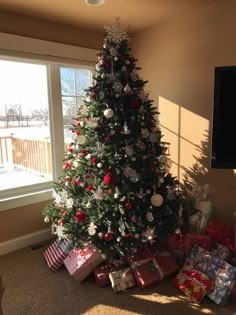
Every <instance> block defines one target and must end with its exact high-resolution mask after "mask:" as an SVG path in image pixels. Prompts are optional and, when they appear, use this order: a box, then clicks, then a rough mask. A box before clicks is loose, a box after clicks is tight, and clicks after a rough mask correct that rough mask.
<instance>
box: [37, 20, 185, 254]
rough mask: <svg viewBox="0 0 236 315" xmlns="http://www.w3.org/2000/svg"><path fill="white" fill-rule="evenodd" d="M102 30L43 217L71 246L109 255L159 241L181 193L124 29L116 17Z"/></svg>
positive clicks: (172, 222)
mask: <svg viewBox="0 0 236 315" xmlns="http://www.w3.org/2000/svg"><path fill="white" fill-rule="evenodd" d="M105 31H106V35H105V38H104V44H103V48H102V51H101V52H100V53H99V54H98V63H97V64H96V66H95V72H96V74H95V76H94V83H93V85H92V86H91V87H90V88H88V90H87V91H86V92H87V96H86V99H85V100H84V103H83V105H82V106H81V107H80V108H79V110H78V115H77V117H76V118H75V123H74V124H73V125H72V127H71V130H72V133H73V142H72V143H71V144H70V146H69V149H68V152H67V153H66V159H65V161H64V165H63V170H64V172H63V176H61V177H60V178H59V179H58V182H57V183H56V184H55V187H54V194H53V197H54V202H53V203H52V204H50V205H48V206H47V207H46V208H45V209H44V211H43V215H44V216H45V221H46V222H49V221H50V222H51V223H52V231H53V233H54V234H57V235H58V237H59V238H66V239H69V240H71V242H72V244H73V246H76V247H82V246H83V243H84V242H85V241H91V242H92V243H93V244H94V245H95V246H96V247H97V248H98V249H99V250H101V252H103V253H104V255H107V257H113V256H117V255H118V256H123V255H125V254H126V253H127V252H131V251H132V250H134V249H136V248H137V247H139V246H140V245H143V244H145V243H147V242H155V241H157V242H162V241H165V240H166V238H167V236H168V234H169V233H171V232H173V231H175V230H176V228H177V226H178V212H179V206H180V195H179V194H178V190H177V188H178V185H177V184H178V183H177V181H176V179H175V178H174V177H173V176H172V175H171V174H170V173H169V170H170V158H169V156H168V143H166V142H163V141H162V133H161V130H160V127H159V126H158V123H157V121H156V115H157V114H158V112H157V111H156V109H155V107H154V106H153V105H152V103H153V101H151V100H149V95H148V94H146V93H145V91H144V86H145V84H146V83H147V81H143V80H142V79H141V78H140V77H139V75H138V72H137V71H138V70H139V69H140V68H138V67H137V66H136V62H137V60H136V59H135V58H134V57H133V56H132V55H131V50H130V48H129V46H128V42H129V37H128V35H127V28H126V26H124V25H122V24H121V23H120V20H119V19H118V18H117V19H116V20H115V22H114V23H113V24H112V25H111V26H106V27H105Z"/></svg>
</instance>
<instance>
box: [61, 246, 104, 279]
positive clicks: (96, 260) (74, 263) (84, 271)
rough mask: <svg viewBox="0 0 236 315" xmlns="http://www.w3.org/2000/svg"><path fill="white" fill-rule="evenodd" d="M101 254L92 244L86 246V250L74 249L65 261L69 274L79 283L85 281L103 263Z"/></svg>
mask: <svg viewBox="0 0 236 315" xmlns="http://www.w3.org/2000/svg"><path fill="white" fill-rule="evenodd" d="M102 261H103V258H102V255H101V253H100V252H99V251H98V249H97V248H96V247H95V246H94V245H93V244H91V243H87V244H84V249H78V248H76V249H74V250H73V251H71V252H70V254H69V255H68V257H67V258H66V259H65V260H64V265H65V266H66V269H67V270H68V272H69V274H70V275H71V276H72V277H73V278H74V279H76V280H77V281H79V282H81V281H83V280H84V279H85V278H86V277H87V276H88V275H89V274H90V273H91V272H92V271H93V270H94V269H95V268H96V267H97V266H98V265H99V264H100V263H101V262H102Z"/></svg>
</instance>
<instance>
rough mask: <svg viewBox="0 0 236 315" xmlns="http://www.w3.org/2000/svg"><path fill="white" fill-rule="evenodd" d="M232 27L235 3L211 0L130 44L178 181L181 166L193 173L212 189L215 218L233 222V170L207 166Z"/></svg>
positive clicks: (235, 61) (235, 45)
mask: <svg viewBox="0 0 236 315" xmlns="http://www.w3.org/2000/svg"><path fill="white" fill-rule="evenodd" d="M235 29H236V2H235V1H230V0H229V1H221V3H220V1H215V2H214V3H213V2H212V4H211V5H209V6H207V7H205V8H204V9H203V8H201V9H199V11H197V12H196V11H195V12H194V13H191V14H189V15H188V16H181V17H177V18H176V20H175V21H172V22H169V23H166V24H165V25H162V26H159V27H157V26H156V27H152V28H150V29H147V30H145V31H142V32H140V33H138V34H136V36H135V37H134V39H133V42H132V43H133V44H132V48H133V49H132V50H133V52H135V57H137V58H138V59H139V63H138V64H139V66H141V67H142V71H141V75H142V77H143V79H145V80H149V83H148V84H147V86H146V90H147V91H149V92H150V98H151V99H153V100H154V101H155V104H156V105H158V106H159V111H160V113H161V114H160V123H161V125H162V131H163V134H164V135H165V139H167V140H169V142H170V143H171V146H170V153H171V157H172V159H173V161H174V163H173V168H172V171H173V174H175V175H177V176H178V177H179V178H180V179H181V178H182V176H183V170H182V168H183V167H187V168H188V169H190V170H192V171H193V170H195V171H194V172H193V174H192V176H191V177H192V178H193V179H194V180H195V181H196V180H197V182H198V183H200V184H205V183H209V184H210V185H211V186H213V187H214V188H215V189H216V192H215V193H213V194H212V195H211V197H212V200H213V204H214V210H215V215H216V218H217V219H219V220H222V221H225V222H229V223H231V224H232V222H233V211H235V210H236V198H235V195H236V178H235V174H234V171H233V170H216V169H211V168H210V128H211V122H212V105H213V85H214V67H215V66H223V65H236V42H235V40H234V37H235ZM232 145H234V144H232ZM196 163H199V164H200V165H201V166H203V167H204V169H205V173H204V172H202V171H201V170H200V169H196ZM193 167H194V169H193Z"/></svg>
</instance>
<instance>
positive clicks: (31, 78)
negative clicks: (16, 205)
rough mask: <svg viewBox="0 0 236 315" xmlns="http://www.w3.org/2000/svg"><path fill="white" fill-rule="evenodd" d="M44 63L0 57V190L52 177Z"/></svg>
mask: <svg viewBox="0 0 236 315" xmlns="http://www.w3.org/2000/svg"><path fill="white" fill-rule="evenodd" d="M51 169H52V167H51V147H50V133H49V120H48V89H47V69H46V66H45V65H37V64H29V63H21V62H15V61H5V60H0V190H5V189H10V188H16V187H22V186H28V185H32V184H37V183H42V182H46V181H49V180H52V170H51Z"/></svg>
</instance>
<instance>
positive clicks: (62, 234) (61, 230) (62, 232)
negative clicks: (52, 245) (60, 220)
mask: <svg viewBox="0 0 236 315" xmlns="http://www.w3.org/2000/svg"><path fill="white" fill-rule="evenodd" d="M54 234H56V235H57V236H58V238H59V239H62V238H63V239H64V238H66V236H65V229H64V227H63V226H62V225H57V226H56V230H55V233H54Z"/></svg>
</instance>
